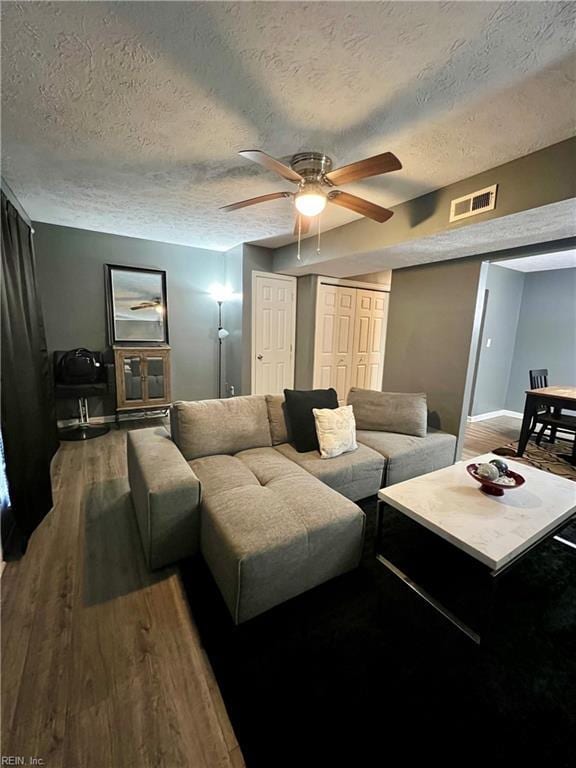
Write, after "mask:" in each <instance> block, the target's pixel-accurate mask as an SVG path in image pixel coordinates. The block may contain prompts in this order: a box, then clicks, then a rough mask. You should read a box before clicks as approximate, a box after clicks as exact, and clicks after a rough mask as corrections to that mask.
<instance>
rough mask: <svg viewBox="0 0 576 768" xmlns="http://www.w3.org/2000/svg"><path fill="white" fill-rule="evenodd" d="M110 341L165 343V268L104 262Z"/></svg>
mask: <svg viewBox="0 0 576 768" xmlns="http://www.w3.org/2000/svg"><path fill="white" fill-rule="evenodd" d="M106 300H107V305H108V335H109V338H110V343H111V344H168V304H167V297H166V272H165V271H164V270H163V269H145V268H141V267H122V266H117V265H116V264H107V265H106Z"/></svg>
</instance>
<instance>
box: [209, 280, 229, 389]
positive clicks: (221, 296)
mask: <svg viewBox="0 0 576 768" xmlns="http://www.w3.org/2000/svg"><path fill="white" fill-rule="evenodd" d="M210 293H211V294H212V298H213V299H214V300H215V301H216V303H217V304H218V397H219V398H221V397H222V342H223V341H224V339H225V338H226V337H227V336H229V335H230V334H229V333H228V331H227V330H226V329H225V328H223V327H222V304H223V303H224V302H225V301H226V300H227V299H229V298H231V296H232V290H231V289H230V288H229V287H228V286H226V285H214V286H213V287H212V288H211V289H210Z"/></svg>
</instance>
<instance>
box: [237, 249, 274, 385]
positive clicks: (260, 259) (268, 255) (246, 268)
mask: <svg viewBox="0 0 576 768" xmlns="http://www.w3.org/2000/svg"><path fill="white" fill-rule="evenodd" d="M254 271H256V272H272V271H273V270H272V252H271V251H270V250H269V249H268V248H261V247H260V246H259V245H243V246H242V294H243V302H242V326H243V339H244V343H243V344H242V382H241V384H242V386H241V390H242V394H243V395H249V394H250V393H251V392H252V272H254Z"/></svg>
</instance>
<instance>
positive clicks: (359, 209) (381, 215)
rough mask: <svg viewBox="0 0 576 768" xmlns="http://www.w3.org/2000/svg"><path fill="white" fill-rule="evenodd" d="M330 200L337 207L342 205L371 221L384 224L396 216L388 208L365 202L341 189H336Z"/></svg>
mask: <svg viewBox="0 0 576 768" xmlns="http://www.w3.org/2000/svg"><path fill="white" fill-rule="evenodd" d="M328 200H329V201H330V202H331V203H336V205H341V206H342V207H343V208H348V209H349V210H350V211H354V212H355V213H360V214H362V216H367V217H368V218H369V219H373V220H374V221H378V222H380V224H382V223H383V222H385V221H388V219H389V218H390V217H391V216H394V211H389V210H388V208H382V206H380V205H376V203H371V202H369V201H368V200H363V199H362V198H361V197H356V195H349V194H348V192H341V191H340V190H339V189H334V190H333V191H332V192H329V193H328Z"/></svg>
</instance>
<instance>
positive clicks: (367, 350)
mask: <svg viewBox="0 0 576 768" xmlns="http://www.w3.org/2000/svg"><path fill="white" fill-rule="evenodd" d="M388 299H389V296H388V294H387V293H383V292H382V291H368V290H364V289H362V288H358V289H357V290H356V317H355V321H354V352H353V356H352V384H351V386H353V387H360V388H362V389H376V390H378V391H379V390H381V389H382V374H383V365H384V344H385V341H386V321H387V318H388Z"/></svg>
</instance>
